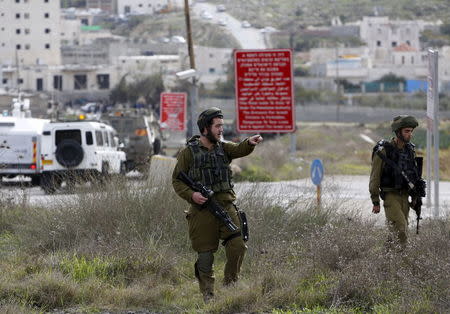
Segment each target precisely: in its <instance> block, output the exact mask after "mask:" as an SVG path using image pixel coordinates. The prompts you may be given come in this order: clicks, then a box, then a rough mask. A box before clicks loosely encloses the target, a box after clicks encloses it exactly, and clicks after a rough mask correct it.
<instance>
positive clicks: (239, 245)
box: [172, 136, 254, 296]
mask: <svg viewBox="0 0 450 314" xmlns="http://www.w3.org/2000/svg"><path fill="white" fill-rule="evenodd" d="M253 150H254V145H251V144H250V143H249V142H248V140H247V139H245V140H244V141H242V142H241V143H239V144H236V143H231V142H219V143H217V144H216V145H215V146H214V147H213V148H212V149H211V150H209V151H208V149H207V148H206V147H205V146H203V145H202V143H201V141H200V139H199V137H198V136H196V137H193V138H191V139H190V140H189V141H188V145H187V147H185V148H184V149H183V150H181V151H180V153H179V154H178V157H177V160H178V161H177V165H176V166H175V169H174V171H173V174H172V184H173V187H174V190H175V192H176V193H177V194H178V195H179V196H180V197H182V198H183V199H185V200H186V201H187V202H189V203H190V204H191V207H190V208H189V211H188V212H187V215H186V218H187V222H188V227H189V237H190V240H191V244H192V248H193V249H194V250H195V251H196V252H198V259H197V262H196V265H195V271H196V277H197V278H198V280H199V285H200V290H201V292H202V293H203V295H204V296H207V295H213V290H214V272H213V267H212V265H213V262H214V255H213V253H215V252H216V251H217V249H218V247H219V241H220V240H226V239H229V240H228V241H226V245H225V252H226V257H227V262H226V265H225V271H224V284H225V285H227V284H230V283H232V282H235V281H236V280H237V279H238V274H239V271H240V267H241V264H242V260H243V258H244V255H245V251H246V249H247V248H246V245H245V243H244V241H243V239H242V237H241V236H238V237H232V238H231V239H230V236H232V234H233V232H230V231H229V230H228V229H227V228H226V227H225V225H224V224H223V223H221V222H220V221H219V220H218V219H217V218H215V217H214V216H213V215H212V214H211V213H210V212H209V211H208V210H205V209H202V208H201V206H200V205H198V204H196V203H194V202H193V200H192V194H193V193H194V191H193V190H192V189H191V188H189V186H187V185H186V184H185V183H183V182H182V181H181V180H179V179H177V177H178V174H179V173H180V171H183V172H185V173H187V174H189V176H190V177H191V178H192V179H194V181H200V182H201V183H202V184H204V185H206V186H208V187H209V188H211V189H212V190H213V191H214V192H215V193H214V198H215V199H216V200H217V201H218V202H219V203H220V204H221V205H222V206H223V208H224V209H225V210H226V211H227V212H228V214H229V215H230V217H231V219H232V220H233V222H234V223H235V224H236V225H237V226H240V221H239V215H238V214H237V211H236V208H235V206H234V205H233V201H235V200H236V194H235V192H234V191H233V184H232V182H231V170H230V169H229V163H230V162H231V160H233V159H235V158H240V157H244V156H246V155H248V154H250V153H251V152H252V151H253ZM217 160H219V161H217ZM202 165H203V167H204V166H206V167H209V168H210V169H209V170H205V171H203V172H202V169H200V167H202ZM215 169H218V170H215ZM209 176H218V177H220V179H217V180H215V179H214V178H213V179H212V180H211V179H208V178H207V177H209ZM205 181H207V182H205ZM239 232H240V230H239Z"/></svg>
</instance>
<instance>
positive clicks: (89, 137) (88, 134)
mask: <svg viewBox="0 0 450 314" xmlns="http://www.w3.org/2000/svg"><path fill="white" fill-rule="evenodd" d="M92 144H94V138H93V137H92V132H91V131H87V132H86V145H92Z"/></svg>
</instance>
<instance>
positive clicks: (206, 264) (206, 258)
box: [195, 251, 214, 273]
mask: <svg viewBox="0 0 450 314" xmlns="http://www.w3.org/2000/svg"><path fill="white" fill-rule="evenodd" d="M213 263H214V254H213V251H207V252H201V253H198V258H197V263H195V264H196V265H197V269H198V271H200V272H202V273H210V272H211V271H212V265H213Z"/></svg>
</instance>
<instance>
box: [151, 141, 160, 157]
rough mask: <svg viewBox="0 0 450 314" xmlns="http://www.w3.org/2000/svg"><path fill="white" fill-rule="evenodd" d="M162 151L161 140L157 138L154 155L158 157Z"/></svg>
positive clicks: (154, 144)
mask: <svg viewBox="0 0 450 314" xmlns="http://www.w3.org/2000/svg"><path fill="white" fill-rule="evenodd" d="M160 151H161V140H160V139H159V138H157V139H155V141H154V142H153V153H154V154H155V155H157V154H159V152H160Z"/></svg>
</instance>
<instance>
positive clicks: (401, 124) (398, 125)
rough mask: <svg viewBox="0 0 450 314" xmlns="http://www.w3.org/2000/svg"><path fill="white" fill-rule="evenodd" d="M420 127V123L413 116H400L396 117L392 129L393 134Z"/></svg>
mask: <svg viewBox="0 0 450 314" xmlns="http://www.w3.org/2000/svg"><path fill="white" fill-rule="evenodd" d="M418 126H419V122H418V121H417V119H416V118H415V117H413V116H407V115H400V116H397V117H395V118H394V119H393V120H392V124H391V128H392V132H397V131H398V130H400V129H403V128H413V129H415V128H417V127H418Z"/></svg>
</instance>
